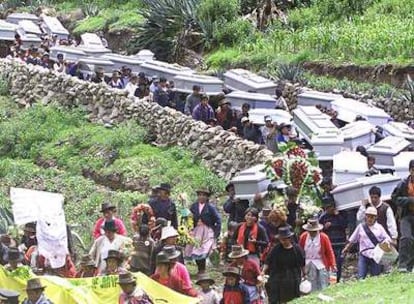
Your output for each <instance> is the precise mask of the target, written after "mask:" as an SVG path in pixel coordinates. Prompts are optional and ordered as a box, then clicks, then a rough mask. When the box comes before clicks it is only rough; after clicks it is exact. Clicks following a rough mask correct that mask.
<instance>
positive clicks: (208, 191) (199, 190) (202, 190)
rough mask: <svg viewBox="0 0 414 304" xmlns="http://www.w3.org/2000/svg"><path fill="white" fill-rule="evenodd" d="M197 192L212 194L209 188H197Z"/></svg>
mask: <svg viewBox="0 0 414 304" xmlns="http://www.w3.org/2000/svg"><path fill="white" fill-rule="evenodd" d="M196 193H197V194H199V193H204V194H207V196H210V194H211V192H210V190H208V189H207V188H200V189H197V191H196Z"/></svg>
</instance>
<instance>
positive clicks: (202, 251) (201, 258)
mask: <svg viewBox="0 0 414 304" xmlns="http://www.w3.org/2000/svg"><path fill="white" fill-rule="evenodd" d="M209 197H210V191H209V190H208V189H204V188H203V189H199V190H197V202H195V203H194V204H192V205H191V207H190V211H191V213H192V214H193V221H194V229H193V231H192V234H193V235H194V238H195V239H196V240H197V242H198V243H199V245H198V246H192V245H188V246H187V248H186V256H189V257H191V258H192V259H194V260H195V261H196V263H197V267H198V273H203V272H205V270H206V259H207V257H208V256H209V254H210V252H211V251H212V250H213V249H214V248H215V246H216V239H217V238H218V237H219V236H220V232H221V218H220V215H219V213H218V212H217V209H216V207H214V206H213V205H211V204H210V203H209Z"/></svg>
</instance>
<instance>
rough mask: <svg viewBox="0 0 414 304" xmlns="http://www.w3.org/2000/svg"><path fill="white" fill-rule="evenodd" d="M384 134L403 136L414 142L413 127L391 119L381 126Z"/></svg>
mask: <svg viewBox="0 0 414 304" xmlns="http://www.w3.org/2000/svg"><path fill="white" fill-rule="evenodd" d="M382 128H383V129H384V134H386V135H392V136H398V137H403V138H405V139H406V140H408V141H410V142H411V143H414V129H412V128H410V127H409V126H407V125H406V124H405V123H403V122H396V121H391V122H389V123H387V124H385V125H383V126H382Z"/></svg>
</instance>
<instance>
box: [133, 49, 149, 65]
mask: <svg viewBox="0 0 414 304" xmlns="http://www.w3.org/2000/svg"><path fill="white" fill-rule="evenodd" d="M134 57H136V58H137V59H138V60H139V61H143V62H146V61H151V60H154V53H153V52H151V51H150V50H141V51H139V52H138V53H137V54H136V55H135V56H134Z"/></svg>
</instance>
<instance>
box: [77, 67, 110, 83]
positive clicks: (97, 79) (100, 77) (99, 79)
mask: <svg viewBox="0 0 414 304" xmlns="http://www.w3.org/2000/svg"><path fill="white" fill-rule="evenodd" d="M72 76H73V75H72ZM91 81H92V82H93V83H106V81H105V70H104V69H103V68H101V67H99V68H97V69H96V71H95V75H94V76H93V77H92V80H91Z"/></svg>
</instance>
